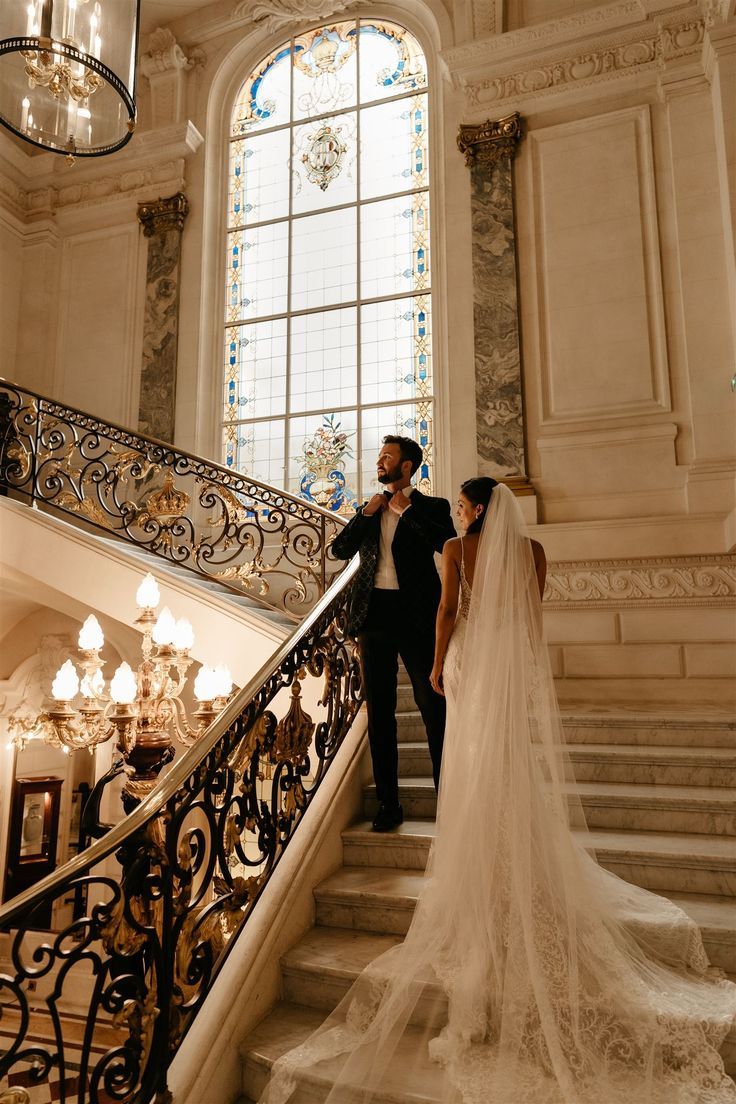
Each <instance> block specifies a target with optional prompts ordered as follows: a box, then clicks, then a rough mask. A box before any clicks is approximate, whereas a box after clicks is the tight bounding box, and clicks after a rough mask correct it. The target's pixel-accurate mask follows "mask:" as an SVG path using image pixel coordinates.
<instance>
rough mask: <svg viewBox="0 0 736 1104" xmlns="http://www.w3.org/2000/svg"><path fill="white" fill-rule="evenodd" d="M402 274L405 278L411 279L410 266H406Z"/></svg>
mask: <svg viewBox="0 0 736 1104" xmlns="http://www.w3.org/2000/svg"><path fill="white" fill-rule="evenodd" d="M401 275H402V276H403V277H404V279H405V280H411V278H412V271H411V269H410V268H405V269H404V271H403V272H402V273H401Z"/></svg>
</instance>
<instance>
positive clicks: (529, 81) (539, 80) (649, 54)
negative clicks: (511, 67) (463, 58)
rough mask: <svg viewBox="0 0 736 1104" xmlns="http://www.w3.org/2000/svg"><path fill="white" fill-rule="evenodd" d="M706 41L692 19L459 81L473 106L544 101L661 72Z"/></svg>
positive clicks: (702, 26)
mask: <svg viewBox="0 0 736 1104" xmlns="http://www.w3.org/2000/svg"><path fill="white" fill-rule="evenodd" d="M704 35H705V24H704V22H703V20H702V19H692V18H691V19H688V20H687V21H686V22H683V23H679V24H676V25H670V26H664V27H652V28H651V29H650V33H649V34H648V35H647V36H646V37H644V38H638V39H635V40H633V41H630V42H624V43H620V42H619V43H615V42H612V43H610V44H606V43H595V44H592V45H591V47H590V48H589V49H588V50H587V51H585V52H584V53H581V54H577V55H575V56H573V57H562V58H559V59H558V60H554V61H549V62H547V63H546V64H544V63H543V64H541V65H536V66H534V67H533V68H527V69H522V70H517V71H516V72H514V73H508V74H504V75H502V76H494V77H487V78H484V79H480V80H469V79H466V78H464V77H462V76H461V77H460V78H459V79H460V83H461V85H462V87H463V88H464V91H465V95H466V97H467V99H468V101H469V102H470V103H473V104H481V103H483V104H485V103H495V102H498V101H499V100H507V99H512V98H513V99H516V98H519V97H523V96H533V95H540V94H544V93H547V92H550V91H554V90H558V89H560V88H564V87H567V86H569V85H574V84H578V83H581V82H585V81H590V80H605V79H610V78H611V77H616V76H618V75H619V74H620V73H622V72H626V71H627V70H630V69H636V68H639V67H641V66H657V67H662V66H663V65H664V64H665V62H667V61H669V60H671V59H673V58H676V57H680V56H682V55H684V54H687V53H690V52H691V51H693V50H697V49H698V48H699V47H700V46H701V44H702V42H703V38H704Z"/></svg>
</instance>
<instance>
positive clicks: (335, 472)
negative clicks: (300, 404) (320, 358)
mask: <svg viewBox="0 0 736 1104" xmlns="http://www.w3.org/2000/svg"><path fill="white" fill-rule="evenodd" d="M356 431H357V417H356V412H355V411H354V410H349V411H346V412H345V411H344V412H343V413H341V414H334V413H328V414H312V415H310V416H308V417H304V418H291V419H290V420H289V490H290V491H291V493H292V494H299V495H301V496H302V497H303V498H306V499H308V500H309V501H311V502H316V503H317V504H318V505H319V506H324V507H325V508H326V509H328V510H338V511H340V512H342V513H345V512H349V511H352V510H353V509H354V508H355V505H356V504H357V503H356V492H357V482H358V459H357V455H356V453H357V448H356V440H357V433H356Z"/></svg>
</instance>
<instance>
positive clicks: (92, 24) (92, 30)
mask: <svg viewBox="0 0 736 1104" xmlns="http://www.w3.org/2000/svg"><path fill="white" fill-rule="evenodd" d="M96 34H97V12H96V11H93V12H92V15H91V16H90V20H89V50H88V51H87V53H88V54H91V53H92V51H93V49H94V45H95V36H96Z"/></svg>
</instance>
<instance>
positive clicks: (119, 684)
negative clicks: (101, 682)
mask: <svg viewBox="0 0 736 1104" xmlns="http://www.w3.org/2000/svg"><path fill="white" fill-rule="evenodd" d="M137 693H138V684H137V682H136V678H135V675H134V674H133V671H132V668H131V667H130V664H128V663H121V664H120V666H119V667H118V669H117V671H116V672H115V674H114V675H113V676H112V679H111V680H110V697H111V698H112V700H113V701H114V702H115V704H116V705H132V703H133V702H134V701H135V698H136V694H137Z"/></svg>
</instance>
